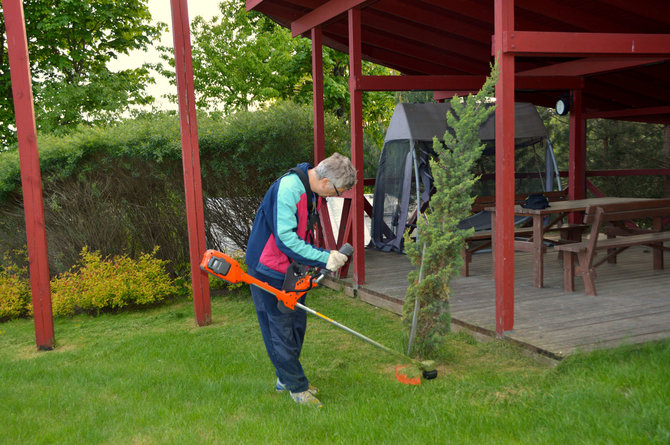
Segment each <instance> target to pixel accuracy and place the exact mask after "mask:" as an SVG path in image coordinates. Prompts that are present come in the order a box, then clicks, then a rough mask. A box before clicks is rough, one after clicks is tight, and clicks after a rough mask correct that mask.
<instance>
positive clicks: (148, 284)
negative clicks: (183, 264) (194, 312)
mask: <svg viewBox="0 0 670 445" xmlns="http://www.w3.org/2000/svg"><path fill="white" fill-rule="evenodd" d="M157 251H158V248H157V247H156V248H154V250H153V252H151V253H145V254H142V255H141V256H140V257H139V259H137V260H133V259H131V258H128V257H127V256H126V255H121V256H114V257H112V258H102V256H101V255H100V252H97V251H94V252H91V251H89V250H88V248H86V247H84V248H83V249H82V251H81V260H80V264H77V265H75V266H73V267H72V269H71V270H70V271H68V272H64V273H62V274H60V275H58V276H57V277H55V278H54V279H52V280H51V302H52V303H51V304H52V308H53V314H54V315H73V314H75V313H79V312H86V313H90V314H98V313H100V312H101V311H102V310H103V309H119V308H124V307H128V306H142V305H149V304H153V303H157V302H160V301H163V300H165V299H167V298H169V297H172V296H176V295H178V294H179V293H180V292H179V289H178V288H177V287H176V286H175V283H174V281H173V280H172V279H171V278H170V276H169V275H168V273H167V272H166V270H165V264H166V263H167V261H163V260H159V259H157V258H155V254H156V252H157Z"/></svg>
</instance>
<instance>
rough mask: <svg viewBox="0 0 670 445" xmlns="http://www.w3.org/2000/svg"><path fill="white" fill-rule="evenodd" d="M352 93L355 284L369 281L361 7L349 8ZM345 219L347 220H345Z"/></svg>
mask: <svg viewBox="0 0 670 445" xmlns="http://www.w3.org/2000/svg"><path fill="white" fill-rule="evenodd" d="M348 14H349V95H350V98H351V99H350V100H351V103H350V109H351V118H350V120H351V160H352V162H353V164H354V168H355V169H356V177H357V179H358V180H357V182H356V185H355V186H354V189H353V192H354V197H353V200H352V201H353V203H352V204H353V205H352V207H353V209H352V211H353V226H354V227H353V235H354V236H353V242H354V255H353V257H354V270H353V283H354V286H358V285H361V284H365V232H364V231H363V212H364V209H363V204H364V203H363V200H364V199H365V197H364V196H363V92H362V91H361V90H359V89H357V88H356V85H357V83H358V80H360V78H361V77H362V72H361V10H360V8H359V7H355V8H352V9H350V10H349V12H348ZM342 223H344V221H342Z"/></svg>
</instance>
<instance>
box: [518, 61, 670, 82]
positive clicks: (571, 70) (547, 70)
mask: <svg viewBox="0 0 670 445" xmlns="http://www.w3.org/2000/svg"><path fill="white" fill-rule="evenodd" d="M665 60H668V58H667V57H630V56H627V57H586V58H584V59H579V60H571V61H570V62H564V63H556V64H554V65H548V66H543V67H539V68H535V69H531V70H526V71H523V72H518V73H516V75H517V77H518V76H532V75H545V76H586V75H589V74H597V73H607V72H612V71H619V70H625V69H627V68H634V67H637V66H642V65H649V64H653V63H658V62H663V61H665Z"/></svg>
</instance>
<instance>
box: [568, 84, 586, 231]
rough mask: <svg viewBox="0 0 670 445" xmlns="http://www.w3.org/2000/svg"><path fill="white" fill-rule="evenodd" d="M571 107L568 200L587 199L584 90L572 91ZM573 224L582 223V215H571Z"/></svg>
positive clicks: (570, 220)
mask: <svg viewBox="0 0 670 445" xmlns="http://www.w3.org/2000/svg"><path fill="white" fill-rule="evenodd" d="M571 97H572V104H571V107H570V135H569V138H570V151H569V155H568V156H569V162H568V164H569V165H568V198H569V199H583V198H586V119H585V118H584V110H583V102H582V90H573V91H572V95H571ZM568 221H569V222H570V223H571V224H579V223H581V215H580V214H576V213H571V214H570V215H569V216H568Z"/></svg>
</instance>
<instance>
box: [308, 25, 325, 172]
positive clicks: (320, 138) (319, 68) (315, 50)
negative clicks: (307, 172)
mask: <svg viewBox="0 0 670 445" xmlns="http://www.w3.org/2000/svg"><path fill="white" fill-rule="evenodd" d="M311 34H312V96H313V101H312V102H313V105H314V165H316V164H318V163H319V162H321V161H322V160H323V159H324V158H325V157H326V154H325V153H326V148H325V147H326V142H325V136H324V116H323V113H324V111H323V47H322V32H321V27H316V28H312V31H311Z"/></svg>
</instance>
